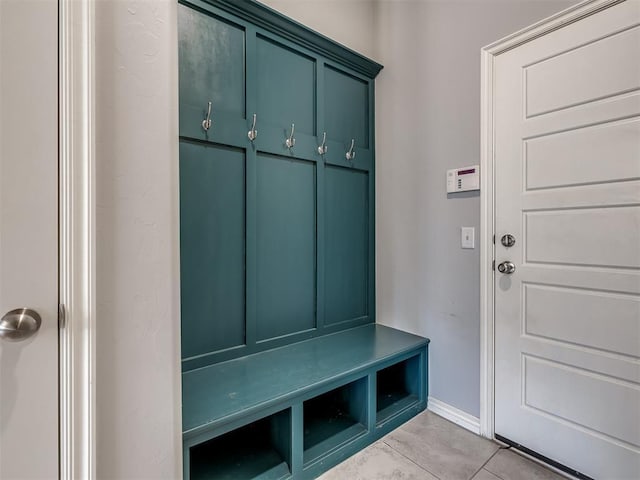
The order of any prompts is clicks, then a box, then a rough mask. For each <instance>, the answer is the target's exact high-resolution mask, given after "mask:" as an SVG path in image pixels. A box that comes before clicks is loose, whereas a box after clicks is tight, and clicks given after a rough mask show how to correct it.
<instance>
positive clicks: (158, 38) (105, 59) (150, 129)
mask: <svg viewBox="0 0 640 480" xmlns="http://www.w3.org/2000/svg"><path fill="white" fill-rule="evenodd" d="M176 4H177V2H175V1H174V0H142V1H141V0H138V1H133V0H121V1H113V0H100V1H98V2H97V3H96V60H95V61H96V65H95V66H96V75H97V85H96V97H97V98H96V128H97V130H96V131H97V138H96V161H97V166H96V175H97V199H96V203H97V220H96V224H97V225H96V228H97V237H98V238H97V279H96V280H97V282H96V283H97V285H96V286H97V298H96V302H97V326H96V335H97V345H96V355H97V365H96V374H97V382H96V395H97V405H96V414H97V425H96V432H97V442H96V452H97V478H100V479H107V478H114V479H121V480H124V479H133V478H140V479H142V478H149V479H151V478H153V479H161V478H179V477H180V476H181V464H180V458H181V456H180V451H181V448H182V436H181V430H182V428H181V417H180V408H181V405H180V403H181V393H180V389H181V387H180V375H179V372H180V315H179V305H180V303H179V296H178V294H179V291H178V288H179V269H178V210H177V207H178V186H177V185H178V154H177V142H178V137H177V136H178V127H177V125H178V123H177V75H178V70H177V68H178V64H177V35H176V29H177V20H176V19H177V17H176Z"/></svg>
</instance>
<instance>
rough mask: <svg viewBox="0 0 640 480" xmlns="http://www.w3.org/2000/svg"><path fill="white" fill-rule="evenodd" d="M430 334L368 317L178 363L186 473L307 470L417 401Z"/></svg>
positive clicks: (421, 401) (279, 474) (361, 442)
mask: <svg viewBox="0 0 640 480" xmlns="http://www.w3.org/2000/svg"><path fill="white" fill-rule="evenodd" d="M428 343H429V340H427V339H425V338H422V337H418V336H416V335H411V334H409V333H406V332H402V331H399V330H395V329H392V328H389V327H385V326H382V325H375V324H370V325H365V326H361V327H357V328H353V329H350V330H346V331H342V332H338V333H334V334H331V335H325V336H321V337H317V338H313V339H310V340H305V341H302V342H299V343H295V344H291V345H287V346H284V347H280V348H277V349H273V350H268V351H264V352H260V353H256V354H253V355H249V356H246V357H242V358H236V359H233V360H229V361H227V362H222V363H217V364H215V365H211V366H208V367H205V368H201V369H197V370H192V371H189V372H185V373H184V374H183V378H182V388H183V391H182V397H183V440H184V478H185V479H199V478H208V479H209V478H229V479H245V478H246V479H248V478H261V479H266V478H278V479H279V478H294V479H302V478H314V477H315V476H317V475H318V474H319V473H321V472H323V471H325V470H327V469H329V468H331V467H332V466H334V465H336V464H337V463H339V462H341V461H342V460H344V459H345V458H347V457H348V456H350V455H352V454H353V453H355V452H356V451H358V450H360V449H362V448H363V447H365V446H366V445H368V444H370V443H372V442H374V441H375V440H377V439H378V438H380V437H381V436H383V435H385V434H386V433H388V432H389V431H391V430H392V429H394V428H396V427H397V426H398V425H400V424H401V423H403V422H405V421H406V420H408V419H409V418H411V417H413V416H414V415H416V414H417V413H418V412H420V411H422V410H424V409H425V407H426V398H427V347H428Z"/></svg>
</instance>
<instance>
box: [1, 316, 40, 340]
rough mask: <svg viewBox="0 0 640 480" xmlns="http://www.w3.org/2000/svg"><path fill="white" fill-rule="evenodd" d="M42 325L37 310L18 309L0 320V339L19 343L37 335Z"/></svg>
mask: <svg viewBox="0 0 640 480" xmlns="http://www.w3.org/2000/svg"><path fill="white" fill-rule="evenodd" d="M41 323H42V319H41V318H40V315H39V314H38V312H36V311H35V310H31V309H30V308H16V309H15V310H11V311H10V312H7V313H5V315H4V316H3V317H2V319H0V338H1V339H2V340H9V341H12V342H19V341H20V340H24V339H26V338H29V337H30V336H31V335H33V334H34V333H36V332H37V331H38V329H39V328H40V324H41Z"/></svg>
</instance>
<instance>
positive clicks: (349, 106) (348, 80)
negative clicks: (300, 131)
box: [324, 66, 369, 152]
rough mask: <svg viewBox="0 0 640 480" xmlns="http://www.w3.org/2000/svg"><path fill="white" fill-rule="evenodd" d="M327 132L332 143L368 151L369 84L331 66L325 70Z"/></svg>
mask: <svg viewBox="0 0 640 480" xmlns="http://www.w3.org/2000/svg"><path fill="white" fill-rule="evenodd" d="M324 115H325V120H324V129H325V130H326V132H327V138H328V139H329V140H332V141H335V142H339V143H340V144H342V145H343V146H344V147H345V148H344V151H345V152H346V150H347V149H348V148H349V146H350V142H351V139H354V147H356V148H361V149H369V84H368V82H366V81H364V80H361V79H359V78H357V77H354V76H352V75H349V74H347V73H344V72H341V71H339V70H336V69H334V68H331V67H329V66H325V69H324Z"/></svg>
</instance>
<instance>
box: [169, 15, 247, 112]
mask: <svg viewBox="0 0 640 480" xmlns="http://www.w3.org/2000/svg"><path fill="white" fill-rule="evenodd" d="M178 33H179V48H180V105H181V107H182V108H183V109H184V107H185V106H191V107H194V108H197V109H198V110H202V112H203V113H204V110H205V108H206V102H208V101H210V102H211V103H212V104H213V112H212V113H213V118H214V119H215V118H216V117H217V116H218V113H220V112H225V113H231V114H234V115H237V116H240V117H244V115H245V85H244V73H245V55H244V52H245V32H244V30H243V29H242V28H240V27H237V26H235V25H232V24H231V23H228V22H226V21H224V20H222V19H220V18H218V17H215V16H212V15H206V14H204V13H200V12H199V11H196V10H194V9H192V8H189V7H187V6H184V5H178Z"/></svg>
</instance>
